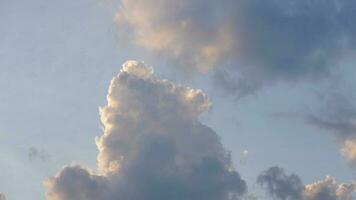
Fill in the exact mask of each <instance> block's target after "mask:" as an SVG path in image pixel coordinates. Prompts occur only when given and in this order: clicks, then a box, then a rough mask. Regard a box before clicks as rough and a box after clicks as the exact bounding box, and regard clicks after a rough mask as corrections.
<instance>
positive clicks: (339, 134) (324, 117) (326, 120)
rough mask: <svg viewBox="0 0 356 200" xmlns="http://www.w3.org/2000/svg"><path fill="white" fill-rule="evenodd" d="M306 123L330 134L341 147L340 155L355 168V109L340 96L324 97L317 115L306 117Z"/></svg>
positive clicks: (350, 101) (346, 99)
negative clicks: (322, 104)
mask: <svg viewBox="0 0 356 200" xmlns="http://www.w3.org/2000/svg"><path fill="white" fill-rule="evenodd" d="M306 121H307V122H308V123H309V124H311V125H314V126H316V127H318V128H320V129H322V130H325V131H327V132H329V133H331V134H332V135H333V136H334V137H335V138H336V140H337V143H338V144H339V145H340V146H341V149H340V153H341V154H342V155H343V156H344V157H345V158H347V159H348V160H349V161H350V163H351V164H352V165H353V166H356V107H355V106H354V105H353V104H352V100H351V99H350V98H347V97H346V96H344V95H341V94H333V95H328V96H326V100H325V105H324V106H323V108H322V109H321V111H320V113H319V114H314V115H308V116H307V117H306Z"/></svg>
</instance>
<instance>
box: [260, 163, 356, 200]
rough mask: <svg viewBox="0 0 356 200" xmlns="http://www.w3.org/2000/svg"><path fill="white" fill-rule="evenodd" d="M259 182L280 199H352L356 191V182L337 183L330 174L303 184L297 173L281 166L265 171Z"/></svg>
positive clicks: (269, 192)
mask: <svg viewBox="0 0 356 200" xmlns="http://www.w3.org/2000/svg"><path fill="white" fill-rule="evenodd" d="M257 182H258V183H259V184H260V185H261V186H263V188H265V189H266V191H267V193H268V194H269V195H271V196H272V197H273V198H276V199H279V200H352V199H353V197H352V193H353V192H356V183H355V182H351V183H350V184H344V183H343V184H337V183H336V181H335V178H333V177H330V176H327V177H326V178H325V179H324V180H321V181H318V182H316V183H312V184H308V185H303V184H302V181H301V180H300V178H299V177H298V176H297V175H295V174H291V175H287V174H286V173H285V172H284V170H283V169H282V168H279V167H272V168H270V169H267V170H266V171H264V172H263V173H262V174H261V175H260V176H259V177H258V179H257Z"/></svg>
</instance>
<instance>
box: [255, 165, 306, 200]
mask: <svg viewBox="0 0 356 200" xmlns="http://www.w3.org/2000/svg"><path fill="white" fill-rule="evenodd" d="M257 182H258V183H259V184H260V185H261V186H262V187H263V188H265V189H266V191H267V192H268V194H270V195H271V196H272V197H275V198H276V199H280V200H301V199H302V194H303V190H304V185H303V184H302V181H301V180H300V178H299V177H298V176H297V175H294V174H292V175H286V173H285V172H284V170H283V169H282V168H279V167H272V168H269V169H267V170H266V171H264V172H262V174H260V175H259V176H258V178H257Z"/></svg>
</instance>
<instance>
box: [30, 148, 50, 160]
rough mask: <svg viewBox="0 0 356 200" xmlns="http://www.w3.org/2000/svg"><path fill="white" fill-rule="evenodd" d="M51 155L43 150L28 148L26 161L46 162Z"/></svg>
mask: <svg viewBox="0 0 356 200" xmlns="http://www.w3.org/2000/svg"><path fill="white" fill-rule="evenodd" d="M50 157H51V155H50V154H49V153H48V152H47V151H45V150H44V149H38V148H36V147H30V148H29V149H28V159H29V160H30V161H36V160H40V161H43V162H44V161H48V160H49V159H50Z"/></svg>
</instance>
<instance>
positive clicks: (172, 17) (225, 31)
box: [116, 0, 356, 96]
mask: <svg viewBox="0 0 356 200" xmlns="http://www.w3.org/2000/svg"><path fill="white" fill-rule="evenodd" d="M355 11H356V2H355V1H343V0H316V1H309V0H271V1H261V0H222V1H213V0H208V1H205V0H178V1H168V0H159V1H155V0H135V1H132V0H122V1H121V5H120V9H119V10H118V12H117V17H116V19H117V20H116V21H117V24H118V26H119V28H120V31H123V30H127V31H128V33H129V34H128V35H129V39H130V41H132V42H133V43H134V44H136V45H137V46H140V47H143V48H145V49H147V50H149V51H152V52H154V53H157V54H158V55H161V56H160V58H162V57H165V58H168V59H170V60H172V61H174V62H175V63H177V65H178V66H181V67H183V68H184V69H188V70H192V71H199V72H207V71H211V70H214V71H216V72H217V74H216V76H217V80H218V83H220V84H221V85H222V86H224V87H225V88H226V89H228V90H229V91H232V92H234V93H237V94H238V95H239V96H243V95H247V94H250V93H251V92H253V91H255V90H257V89H259V88H261V87H262V86H263V85H265V84H271V83H274V82H276V81H277V82H278V81H284V80H288V81H294V80H301V79H302V80H307V79H309V80H310V79H312V80H315V79H318V78H320V77H324V76H325V75H328V74H329V73H330V71H331V70H332V69H334V68H335V66H336V64H337V62H338V61H340V60H341V59H342V58H344V57H346V56H350V55H354V51H355V47H356V37H355V35H356V28H355V27H356V14H355V13H356V12H355ZM121 33H122V32H121ZM121 35H123V34H121Z"/></svg>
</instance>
